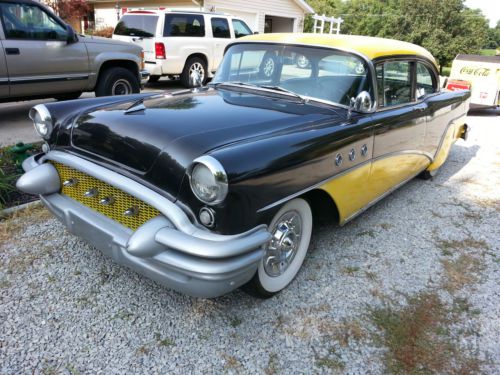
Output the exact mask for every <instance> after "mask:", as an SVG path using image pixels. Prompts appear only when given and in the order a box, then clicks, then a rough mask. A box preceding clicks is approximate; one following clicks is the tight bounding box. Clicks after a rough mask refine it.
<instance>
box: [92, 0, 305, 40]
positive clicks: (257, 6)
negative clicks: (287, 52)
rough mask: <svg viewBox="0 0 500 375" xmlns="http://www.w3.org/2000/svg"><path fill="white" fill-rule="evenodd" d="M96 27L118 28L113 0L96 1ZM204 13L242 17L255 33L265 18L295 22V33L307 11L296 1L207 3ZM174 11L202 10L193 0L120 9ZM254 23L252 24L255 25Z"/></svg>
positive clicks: (161, 0)
mask: <svg viewBox="0 0 500 375" xmlns="http://www.w3.org/2000/svg"><path fill="white" fill-rule="evenodd" d="M93 4H94V9H95V20H96V28H101V27H105V26H113V27H114V26H115V25H116V22H117V20H116V10H115V8H114V7H115V4H116V2H114V1H102V2H100V1H99V2H94V3H93ZM204 5H205V10H207V11H209V10H210V9H211V8H212V7H215V9H216V11H217V12H226V13H231V14H234V15H235V16H239V17H241V18H242V19H243V20H245V21H246V22H247V23H248V26H250V27H251V28H252V29H253V30H254V31H258V32H260V33H263V32H264V18H265V16H266V15H269V16H278V17H289V18H293V19H294V31H295V32H302V26H303V20H304V17H305V13H304V10H303V9H302V8H300V7H299V6H298V5H297V3H296V2H295V1H294V0H252V1H249V0H205V4H204ZM159 7H165V8H172V9H191V10H199V7H197V6H196V5H195V4H194V2H193V1H191V0H177V1H169V0H147V1H139V0H137V1H121V2H120V8H159ZM252 21H253V22H252Z"/></svg>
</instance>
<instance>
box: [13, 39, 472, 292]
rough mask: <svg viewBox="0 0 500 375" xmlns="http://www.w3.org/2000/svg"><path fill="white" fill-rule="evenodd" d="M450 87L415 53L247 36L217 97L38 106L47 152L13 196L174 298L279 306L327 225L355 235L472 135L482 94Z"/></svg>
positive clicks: (219, 80)
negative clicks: (44, 210) (238, 292)
mask: <svg viewBox="0 0 500 375" xmlns="http://www.w3.org/2000/svg"><path fill="white" fill-rule="evenodd" d="M196 78H197V77H195V76H193V79H195V80H196ZM438 79H439V77H438V72H437V67H436V62H435V60H434V58H433V57H432V56H431V54H430V53H429V52H427V51H426V50H425V49H423V48H421V47H419V46H415V45H412V44H409V43H404V42H399V41H394V40H387V39H377V38H368V37H360V36H342V35H340V36H332V35H314V34H264V35H254V36H250V37H247V38H243V39H240V40H238V41H237V42H235V43H233V44H231V45H230V46H229V47H228V49H227V50H226V53H225V57H224V60H223V62H222V63H221V65H220V68H219V70H218V72H217V74H216V76H215V78H214V80H213V82H211V83H210V85H209V86H208V87H200V88H197V89H194V90H191V91H183V92H178V93H172V94H144V95H134V96H125V97H110V98H97V99H88V100H79V101H69V102H60V103H50V104H46V105H37V106H36V107H34V108H33V109H32V110H31V113H30V116H31V118H32V119H33V121H34V125H35V128H36V130H37V131H38V133H39V134H40V135H41V136H42V138H43V139H44V140H45V141H46V144H45V145H44V152H43V153H41V154H39V155H36V156H34V157H32V158H30V159H28V160H27V161H26V162H25V163H24V165H23V167H24V169H25V170H26V173H25V174H24V175H23V176H22V177H21V178H20V179H19V181H18V185H17V186H18V188H19V189H20V190H22V191H24V192H27V193H32V194H39V195H40V198H41V200H42V202H43V203H44V204H45V205H46V206H47V207H48V208H49V209H50V210H51V211H52V212H53V213H54V214H55V216H57V217H58V218H59V219H60V220H61V221H62V222H63V223H64V224H65V225H66V226H67V227H68V229H69V231H70V232H72V233H75V234H77V235H79V236H81V237H83V238H84V239H85V240H87V241H88V242H89V243H91V244H93V245H94V246H95V247H97V248H99V249H100V250H102V251H103V252H104V253H105V254H107V255H109V256H111V257H112V258H113V259H115V260H116V261H118V262H120V263H121V264H124V265H126V266H129V267H131V268H132V269H134V270H136V271H138V272H140V273H142V274H144V275H146V276H147V277H150V278H152V279H154V280H157V281H158V282H160V283H163V284H164V285H167V286H169V287H171V288H173V289H175V290H178V291H181V292H184V293H187V294H190V295H194V296H200V297H216V296H220V295H222V294H225V293H227V292H229V291H231V290H233V289H235V288H238V287H239V286H242V285H246V286H247V289H249V290H251V291H253V292H254V293H256V294H258V295H261V296H264V297H268V296H271V295H273V294H275V293H277V292H279V291H280V290H282V289H283V288H285V287H286V286H287V285H288V284H289V283H290V282H291V281H292V280H293V279H294V277H295V276H296V275H297V272H298V271H299V269H300V268H301V266H302V263H303V261H304V257H305V256H306V253H307V250H308V247H309V243H310V238H311V230H312V228H313V223H314V220H316V218H317V217H319V216H320V215H325V214H330V215H331V217H332V218H333V220H336V221H337V222H338V223H339V224H341V225H343V224H345V223H346V222H348V221H349V220H350V219H352V218H353V217H355V216H356V215H358V214H360V213H361V212H363V210H365V209H366V208H367V207H369V206H370V205H372V204H374V203H375V202H377V201H378V200H379V199H381V198H382V197H384V196H386V195H387V194H389V193H390V192H391V191H393V190H394V189H396V188H397V187H399V186H400V185H402V184H403V183H405V182H406V181H408V180H410V179H412V178H413V177H415V176H417V175H421V176H423V177H425V178H430V177H432V176H433V175H434V174H435V173H436V172H437V171H438V169H439V168H440V167H441V165H442V164H443V163H444V162H445V160H446V158H447V155H448V152H449V151H450V147H451V146H452V144H453V143H454V141H456V140H457V139H459V138H464V139H465V138H466V135H467V130H468V128H467V125H466V124H465V123H464V121H465V115H466V113H467V110H468V105H469V97H470V93H469V92H468V91H463V92H445V91H442V90H440V88H439V84H438ZM332 235H334V233H332Z"/></svg>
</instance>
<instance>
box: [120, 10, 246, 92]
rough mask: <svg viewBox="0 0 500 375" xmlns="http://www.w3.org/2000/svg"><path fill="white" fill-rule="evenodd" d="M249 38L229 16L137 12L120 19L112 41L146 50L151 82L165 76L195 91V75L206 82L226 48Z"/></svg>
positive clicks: (244, 28)
mask: <svg viewBox="0 0 500 375" xmlns="http://www.w3.org/2000/svg"><path fill="white" fill-rule="evenodd" d="M250 34H252V30H251V29H250V28H249V27H248V25H247V24H246V23H245V22H244V21H243V20H241V19H239V18H235V17H233V16H231V15H228V14H221V13H205V12H189V11H172V10H136V11H130V12H128V13H126V14H125V15H124V16H123V17H122V18H121V19H120V21H119V22H118V24H117V25H116V28H115V31H114V33H113V39H119V40H123V41H128V42H133V43H136V44H138V45H140V46H141V47H142V48H143V50H144V59H145V63H146V70H147V71H148V72H149V73H150V78H149V81H150V82H156V81H158V79H160V77H161V76H165V75H168V76H180V79H181V82H182V84H183V85H184V86H186V87H193V86H195V80H194V77H195V75H193V72H195V71H197V72H198V73H199V76H200V77H201V78H202V80H203V82H206V80H207V79H208V78H211V77H212V76H213V74H214V73H215V71H216V70H217V67H218V66H219V63H220V62H221V60H222V56H223V54H224V49H225V48H226V46H227V45H228V44H229V43H230V42H231V41H233V40H234V39H235V38H239V37H242V36H246V35H250Z"/></svg>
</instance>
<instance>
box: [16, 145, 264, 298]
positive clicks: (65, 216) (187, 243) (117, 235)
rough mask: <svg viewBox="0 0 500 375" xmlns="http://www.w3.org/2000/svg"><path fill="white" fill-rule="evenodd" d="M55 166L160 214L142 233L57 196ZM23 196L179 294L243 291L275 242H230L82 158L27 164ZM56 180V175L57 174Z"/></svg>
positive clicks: (243, 237)
mask: <svg viewBox="0 0 500 375" xmlns="http://www.w3.org/2000/svg"><path fill="white" fill-rule="evenodd" d="M46 160H53V161H56V162H59V163H62V164H65V165H68V166H70V167H72V168H75V169H78V170H80V171H82V172H84V173H87V174H89V175H91V176H93V177H95V178H98V179H100V180H102V181H104V182H106V183H109V184H110V185H113V186H115V187H116V188H118V189H121V190H123V191H126V192H127V193H129V194H131V195H133V196H135V197H136V198H138V199H141V200H143V201H145V202H146V203H148V204H151V205H152V206H153V207H155V208H156V209H158V210H159V211H160V212H161V215H160V216H157V217H156V218H154V219H151V220H149V221H148V222H146V223H145V224H143V225H142V226H141V227H140V228H138V229H137V230H136V231H132V230H131V229H129V228H127V227H125V226H123V225H121V224H119V223H117V222H116V221H114V220H112V219H110V218H108V217H106V216H104V215H101V214H99V213H97V212H96V211H94V210H92V209H90V208H88V207H86V206H84V205H82V204H80V203H79V202H77V201H75V200H73V199H71V198H69V197H67V196H65V195H63V194H60V193H59V188H60V184H59V177H58V175H57V179H58V180H57V183H56V182H55V178H56V175H54V171H55V168H53V167H52V165H50V164H47V163H44V161H46ZM23 168H24V169H25V171H26V173H25V174H24V175H23V176H22V177H21V178H20V179H19V180H18V184H17V185H18V188H19V189H20V190H22V191H25V192H27V193H31V194H33V193H36V194H40V198H41V200H42V202H43V203H44V204H45V205H46V206H47V208H48V209H49V210H50V211H51V212H52V213H53V214H54V215H55V216H56V217H57V218H58V219H59V220H60V221H61V222H62V223H63V224H65V225H66V227H67V228H68V230H69V231H70V232H71V233H74V234H76V235H78V236H80V237H82V238H84V239H85V240H86V241H87V242H89V243H90V244H92V245H93V246H95V247H96V248H98V249H99V250H101V251H102V252H103V253H104V254H106V255H108V256H110V257H111V258H113V259H114V260H115V261H117V262H118V263H120V264H123V265H126V266H128V267H130V268H132V269H134V270H136V271H137V272H139V273H141V274H143V275H145V276H147V277H148V278H151V279H153V280H156V281H158V282H159V283H161V284H163V285H165V286H167V287H170V288H172V289H175V290H177V291H179V292H182V293H185V294H189V295H192V296H196V297H205V298H211V297H217V296H220V295H223V294H226V293H228V292H230V291H232V290H234V289H236V288H237V287H239V286H241V285H243V284H245V283H246V282H247V281H249V280H250V279H251V278H252V276H253V275H254V274H255V272H256V270H257V267H258V264H259V262H260V260H261V259H262V256H263V253H264V250H263V245H265V244H266V243H267V242H268V241H269V239H270V238H271V235H270V233H269V232H268V231H267V229H266V227H265V226H259V227H256V228H254V229H252V230H250V231H248V232H245V233H242V234H239V235H233V236H224V235H218V234H215V233H212V232H209V231H207V230H205V229H203V228H200V227H198V226H195V225H193V224H192V223H191V222H190V221H189V219H188V216H187V215H186V214H185V213H184V212H183V211H182V210H181V209H180V208H179V207H178V206H177V205H175V204H174V203H172V202H171V201H169V200H167V199H166V198H164V197H162V196H160V195H159V194H157V193H156V192H154V191H151V190H149V189H147V188H146V187H144V186H143V185H141V184H139V183H137V182H135V181H133V180H131V179H129V178H126V177H124V176H122V175H119V174H117V173H115V172H113V171H110V170H108V169H105V168H103V167H100V166H98V165H96V164H93V163H91V162H89V161H86V160H83V159H81V158H78V157H76V156H73V155H70V154H67V153H63V152H59V151H51V152H49V153H48V154H47V155H44V156H43V157H41V158H40V159H39V160H38V161H37V160H36V159H35V158H34V157H32V158H29V159H27V160H26V161H25V162H24V163H23ZM56 174H57V172H56Z"/></svg>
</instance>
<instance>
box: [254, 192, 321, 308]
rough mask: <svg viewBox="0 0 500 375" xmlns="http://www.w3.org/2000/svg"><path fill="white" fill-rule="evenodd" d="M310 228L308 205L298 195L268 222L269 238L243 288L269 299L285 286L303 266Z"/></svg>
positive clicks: (311, 221) (310, 213)
mask: <svg viewBox="0 0 500 375" xmlns="http://www.w3.org/2000/svg"><path fill="white" fill-rule="evenodd" d="M312 227H313V220H312V212H311V207H310V206H309V204H308V203H307V202H306V201H305V200H303V199H300V198H297V199H294V200H291V201H290V202H288V203H287V204H285V205H284V206H283V207H282V208H281V209H280V210H279V211H278V213H277V214H276V215H275V216H274V218H273V220H272V221H271V225H270V226H269V230H270V232H271V234H272V238H271V240H270V241H269V243H268V244H267V246H266V248H265V253H264V256H263V258H262V260H261V262H260V263H259V268H258V270H257V272H256V274H255V276H254V277H253V279H252V280H251V281H250V282H249V283H248V284H247V286H246V290H247V291H248V292H250V293H251V294H253V295H256V296H257V297H261V298H269V297H272V296H273V295H275V294H276V293H278V292H280V291H281V290H283V289H285V288H286V287H287V286H288V285H289V284H290V283H291V282H292V280H293V279H294V278H295V276H296V275H297V273H298V272H299V270H300V268H301V267H302V263H303V262H304V258H305V256H306V254H307V250H308V248H309V243H310V241H311V232H312Z"/></svg>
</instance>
